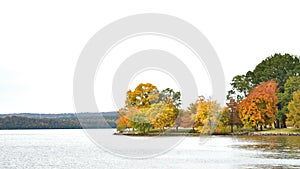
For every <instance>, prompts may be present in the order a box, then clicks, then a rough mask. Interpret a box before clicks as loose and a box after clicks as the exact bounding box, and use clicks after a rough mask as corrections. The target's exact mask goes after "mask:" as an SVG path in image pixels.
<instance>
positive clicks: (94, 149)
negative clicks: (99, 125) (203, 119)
mask: <svg viewBox="0 0 300 169" xmlns="http://www.w3.org/2000/svg"><path fill="white" fill-rule="evenodd" d="M103 130H105V129H103ZM113 137H122V136H113ZM140 138H141V137H140ZM145 139H146V138H145ZM201 140H203V139H202V138H201V137H186V138H184V140H183V141H182V142H181V143H180V144H179V145H178V146H176V147H175V148H173V149H172V150H170V151H168V152H166V153H165V154H162V155H160V156H156V157H153V158H148V159H130V158H122V157H119V156H115V155H113V154H111V153H107V152H106V151H104V150H102V149H101V148H99V147H98V146H97V145H95V144H94V143H93V141H91V140H90V139H89V137H87V135H86V134H85V132H84V131H83V130H0V152H1V153H0V159H1V160H0V168H2V169H6V168H72V169H79V168H91V169H94V168H101V169H106V168H107V169H124V168H130V169H135V168H136V169H141V168H157V169H170V168H172V169H176V168H180V169H181V168H188V169H193V168H201V169H202V168H207V169H215V168H222V169H225V168H300V137H297V136H290V137H288V136H276V137H275V136H263V137H262V136H238V137H230V136H210V137H209V138H207V139H206V141H205V142H201ZM128 151H130V150H128Z"/></svg>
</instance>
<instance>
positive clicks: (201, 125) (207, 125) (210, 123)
mask: <svg viewBox="0 0 300 169" xmlns="http://www.w3.org/2000/svg"><path fill="white" fill-rule="evenodd" d="M220 114H221V106H220V105H219V104H218V103H217V102H216V101H211V100H205V99H204V98H201V99H200V100H199V102H198V109H197V114H196V117H195V127H198V132H201V133H212V132H213V131H214V130H215V128H216V126H217V123H218V120H219V115H220Z"/></svg>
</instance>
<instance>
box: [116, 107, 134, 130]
mask: <svg viewBox="0 0 300 169" xmlns="http://www.w3.org/2000/svg"><path fill="white" fill-rule="evenodd" d="M127 112H128V109H127V108H121V109H120V110H119V111H118V115H119V119H118V120H117V130H119V131H122V130H124V129H126V128H130V127H131V125H130V120H129V118H128V116H127Z"/></svg>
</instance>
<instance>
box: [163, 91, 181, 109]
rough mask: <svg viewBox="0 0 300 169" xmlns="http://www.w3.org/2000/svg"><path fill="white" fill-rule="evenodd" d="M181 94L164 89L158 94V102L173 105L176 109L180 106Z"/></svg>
mask: <svg viewBox="0 0 300 169" xmlns="http://www.w3.org/2000/svg"><path fill="white" fill-rule="evenodd" d="M180 97H181V93H180V92H175V91H174V90H173V89H170V88H166V89H164V90H162V91H161V92H159V100H160V101H164V102H165V103H167V104H173V105H174V106H175V107H176V108H179V107H180V105H181V100H180Z"/></svg>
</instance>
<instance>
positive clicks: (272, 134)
mask: <svg viewBox="0 0 300 169" xmlns="http://www.w3.org/2000/svg"><path fill="white" fill-rule="evenodd" d="M114 135H124V136H205V135H223V136H300V133H298V132H297V133H288V132H278V133H275V132H235V133H212V134H200V133H176V132H167V133H139V132H123V133H114Z"/></svg>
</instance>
